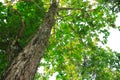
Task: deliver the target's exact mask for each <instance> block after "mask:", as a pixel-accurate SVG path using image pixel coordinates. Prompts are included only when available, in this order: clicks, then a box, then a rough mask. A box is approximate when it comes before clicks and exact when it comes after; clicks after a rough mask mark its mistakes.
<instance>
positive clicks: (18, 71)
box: [0, 0, 57, 80]
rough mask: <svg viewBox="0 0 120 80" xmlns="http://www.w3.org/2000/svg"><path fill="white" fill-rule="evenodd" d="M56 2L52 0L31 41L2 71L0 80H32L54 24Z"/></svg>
mask: <svg viewBox="0 0 120 80" xmlns="http://www.w3.org/2000/svg"><path fill="white" fill-rule="evenodd" d="M56 13H57V2H56V0H52V4H51V6H50V8H49V11H48V12H47V13H46V16H45V18H44V20H43V23H42V24H41V26H40V28H39V30H38V31H37V33H36V35H35V36H34V38H33V39H32V41H31V42H30V43H29V44H28V45H27V46H26V47H25V48H24V50H23V51H22V52H21V53H19V55H18V56H17V57H16V58H15V59H14V60H13V62H12V64H11V65H10V66H9V67H8V68H7V70H6V71H5V72H4V73H3V75H2V77H1V78H0V80H34V75H35V73H36V70H37V67H38V65H39V62H40V59H41V57H42V55H43V53H44V50H45V48H46V46H47V43H48V39H49V37H50V32H51V29H52V26H53V25H54V24H55V14H56Z"/></svg>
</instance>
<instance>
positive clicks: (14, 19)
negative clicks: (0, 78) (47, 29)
mask: <svg viewBox="0 0 120 80" xmlns="http://www.w3.org/2000/svg"><path fill="white" fill-rule="evenodd" d="M35 3H36V4H35ZM44 14H45V10H44V8H43V2H41V0H39V1H36V2H35V1H34V2H24V1H20V2H18V3H16V4H14V5H8V6H4V5H3V4H2V3H0V57H1V58H0V64H3V66H1V67H0V74H1V72H2V71H3V69H4V68H5V66H6V65H4V64H7V63H6V62H7V60H6V55H7V54H6V49H7V48H8V46H9V45H11V43H12V41H14V39H16V36H17V35H18V34H19V31H20V29H21V27H23V26H22V24H24V25H25V28H24V31H23V33H22V36H21V37H20V38H19V39H18V42H19V44H20V45H21V46H22V48H24V47H25V46H26V45H27V43H28V42H29V41H30V40H31V39H32V35H34V34H35V33H36V30H37V29H38V27H39V26H40V24H41V22H42V18H43V17H44ZM22 20H24V23H23V22H22ZM3 52H4V53H3ZM3 62H4V63H3Z"/></svg>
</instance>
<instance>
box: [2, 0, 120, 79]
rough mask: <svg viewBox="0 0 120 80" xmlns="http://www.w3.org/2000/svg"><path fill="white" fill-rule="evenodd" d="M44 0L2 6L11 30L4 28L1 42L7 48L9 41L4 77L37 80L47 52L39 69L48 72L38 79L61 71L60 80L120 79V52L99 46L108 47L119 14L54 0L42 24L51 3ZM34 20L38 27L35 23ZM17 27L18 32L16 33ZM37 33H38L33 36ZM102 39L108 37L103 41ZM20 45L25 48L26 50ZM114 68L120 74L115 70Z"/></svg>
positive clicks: (84, 3)
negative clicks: (42, 0)
mask: <svg viewBox="0 0 120 80" xmlns="http://www.w3.org/2000/svg"><path fill="white" fill-rule="evenodd" d="M39 1H40V0H39ZM39 1H38V0H32V1H31V0H27V1H26V0H25V1H19V2H18V3H16V4H14V5H9V4H8V6H7V7H5V6H3V5H1V7H2V10H1V13H3V14H2V16H1V17H2V18H1V19H2V20H0V21H1V23H3V24H1V25H2V26H5V27H6V30H7V31H5V32H2V31H4V29H5V28H3V27H1V29H3V30H1V31H0V32H1V33H4V34H2V35H1V39H0V41H1V43H2V44H6V45H8V43H7V40H8V41H9V42H10V47H8V49H7V50H8V51H6V50H5V49H6V46H4V45H2V47H1V50H2V51H3V52H6V53H10V54H7V56H10V57H8V63H9V65H8V67H7V70H5V72H4V73H3V75H2V77H1V79H4V80H33V78H34V76H35V73H36V70H37V67H38V66H39V61H40V60H41V58H42V57H43V53H44V50H45V48H46V50H45V54H44V62H41V64H40V65H41V66H44V68H45V71H46V73H44V74H45V75H39V74H36V76H35V79H36V78H37V77H39V78H40V79H48V78H49V76H50V75H52V74H54V73H56V72H57V73H58V75H57V79H63V80H64V79H65V80H69V79H71V80H77V79H80V80H82V79H98V80H103V79H105V80H111V79H116V80H117V79H119V78H120V76H119V74H120V72H119V69H120V68H119V59H120V58H119V53H117V52H113V51H112V50H111V49H110V48H109V47H107V48H106V50H105V49H103V48H102V47H100V46H99V45H98V43H99V42H101V43H102V44H106V43H107V37H108V36H109V35H110V33H109V31H108V29H109V28H110V27H114V26H113V25H114V21H115V18H116V16H115V14H114V13H111V12H110V9H109V8H108V7H105V6H104V5H103V4H101V3H97V2H95V3H92V4H90V2H89V1H82V0H75V1H72V0H71V1H67V0H64V1H61V0H60V1H59V3H58V2H56V0H51V1H52V3H50V8H49V9H48V11H47V10H46V11H47V13H46V15H45V16H44V19H43V21H42V22H41V19H42V18H43V16H41V15H40V14H39V13H41V14H45V13H44V11H45V9H47V8H48V5H47V2H48V1H44V5H45V9H44V8H43V5H42V2H41V1H40V2H39ZM41 5H42V6H41ZM23 6H25V7H23ZM106 6H107V4H106ZM103 7H104V8H103ZM40 10H42V11H40ZM37 11H38V12H37ZM5 13H6V14H7V15H6V14H5ZM6 16H7V18H6ZM4 20H7V21H6V22H5V21H4ZM39 21H40V22H39ZM13 22H14V23H15V24H13ZM32 22H33V24H30V23H32ZM55 22H56V23H55ZM20 24H21V25H20ZM40 24H41V26H40V27H39V25H40ZM15 25H17V29H18V30H15V29H16V27H15ZM8 26H9V27H8ZM11 26H12V27H13V28H12V27H11ZM27 27H28V28H27ZM38 27H39V28H38ZM23 28H26V29H24V30H23ZM31 28H32V29H31ZM114 28H117V27H114ZM10 29H11V30H10ZM31 30H33V31H31ZM36 30H38V31H37V32H36V33H34V32H35V31H36ZM11 31H13V32H11ZM14 31H15V32H14ZM7 32H8V33H7ZM25 32H26V33H25ZM29 32H30V33H29ZM11 34H14V35H13V36H11ZM16 34H17V35H16ZM32 34H33V35H34V36H32ZM50 34H51V36H50ZM19 35H20V36H19ZM100 35H103V36H102V37H103V40H101V38H100V37H99V36H100ZM26 36H27V38H26ZM4 37H5V38H4ZM31 37H32V38H31ZM49 38H50V39H49ZM30 39H31V40H30ZM48 39H49V46H48V47H47V43H48ZM16 44H17V45H16ZM18 44H19V45H18ZM19 46H21V47H22V48H24V49H23V50H21V49H20V48H19ZM16 47H17V48H16ZM16 53H19V54H16ZM5 62H6V61H5ZM116 64H117V65H116ZM114 68H115V69H116V70H113V69H114ZM114 75H115V76H114Z"/></svg>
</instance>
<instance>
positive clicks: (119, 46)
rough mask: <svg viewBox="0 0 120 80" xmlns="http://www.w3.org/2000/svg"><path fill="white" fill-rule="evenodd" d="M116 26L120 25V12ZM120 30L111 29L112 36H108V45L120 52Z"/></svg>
mask: <svg viewBox="0 0 120 80" xmlns="http://www.w3.org/2000/svg"><path fill="white" fill-rule="evenodd" d="M117 15H118V17H117V19H116V22H115V24H116V26H120V13H118V14H117ZM119 36H120V31H118V30H117V29H113V28H111V29H110V36H109V37H108V43H107V46H109V47H110V48H111V49H112V50H113V51H118V52H120V37H119Z"/></svg>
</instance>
